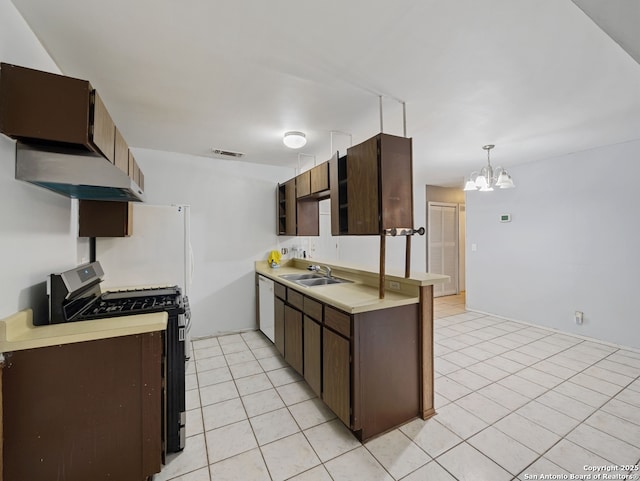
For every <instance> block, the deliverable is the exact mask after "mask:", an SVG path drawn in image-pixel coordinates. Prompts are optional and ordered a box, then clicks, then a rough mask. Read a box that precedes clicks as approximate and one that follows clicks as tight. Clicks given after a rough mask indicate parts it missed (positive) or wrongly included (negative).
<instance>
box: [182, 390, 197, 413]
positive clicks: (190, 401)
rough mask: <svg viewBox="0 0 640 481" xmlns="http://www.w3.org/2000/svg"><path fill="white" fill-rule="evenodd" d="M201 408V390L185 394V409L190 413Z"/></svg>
mask: <svg viewBox="0 0 640 481" xmlns="http://www.w3.org/2000/svg"><path fill="white" fill-rule="evenodd" d="M198 408H200V390H198V389H192V390H191V391H187V392H186V393H185V409H186V410H187V411H190V410H192V409H198Z"/></svg>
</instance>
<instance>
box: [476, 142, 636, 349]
mask: <svg viewBox="0 0 640 481" xmlns="http://www.w3.org/2000/svg"><path fill="white" fill-rule="evenodd" d="M510 172H511V174H512V175H513V178H514V181H515V183H516V185H517V188H516V189H513V190H507V191H496V192H492V193H482V192H470V193H468V195H467V251H466V255H467V306H468V307H469V308H470V309H475V310H479V311H483V312H489V313H493V314H496V315H499V316H504V317H507V318H512V319H517V320H523V321H527V322H532V323H535V324H539V325H542V326H547V327H551V328H555V329H559V330H562V331H567V332H571V333H576V334H580V335H584V336H588V337H593V338H597V339H601V340H604V341H609V342H613V343H617V344H622V345H626V346H631V347H636V348H640V323H639V321H640V316H639V315H638V312H637V308H636V306H635V296H637V295H638V287H639V286H640V283H639V282H638V270H639V268H640V253H639V252H640V250H639V248H638V241H639V240H640V215H639V214H638V208H639V207H640V202H639V196H640V194H639V193H638V180H639V179H640V141H634V142H628V143H624V144H618V145H613V146H607V147H602V148H598V149H594V150H590V151H585V152H579V153H575V154H571V155H566V156H562V157H558V158H553V159H549V160H544V161H539V162H534V163H530V164H525V165H521V166H518V167H514V168H513V169H510ZM502 213H510V214H511V215H512V219H513V220H512V222H511V223H500V221H499V215H500V214H502ZM471 244H476V245H477V251H476V252H472V251H471ZM576 310H579V311H583V312H584V324H583V325H581V326H578V325H576V324H575V323H574V320H573V316H574V311H576Z"/></svg>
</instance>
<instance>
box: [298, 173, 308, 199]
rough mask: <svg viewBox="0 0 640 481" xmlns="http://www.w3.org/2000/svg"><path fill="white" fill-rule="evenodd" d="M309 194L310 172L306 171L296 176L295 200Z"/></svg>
mask: <svg viewBox="0 0 640 481" xmlns="http://www.w3.org/2000/svg"><path fill="white" fill-rule="evenodd" d="M309 194H311V171H310V170H307V171H306V172H303V173H302V174H300V175H298V176H296V198H300V197H306V196H308V195H309Z"/></svg>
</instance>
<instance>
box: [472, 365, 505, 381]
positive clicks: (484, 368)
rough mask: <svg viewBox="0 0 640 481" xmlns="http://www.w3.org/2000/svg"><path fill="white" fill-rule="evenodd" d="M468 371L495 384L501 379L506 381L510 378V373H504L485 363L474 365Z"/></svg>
mask: <svg viewBox="0 0 640 481" xmlns="http://www.w3.org/2000/svg"><path fill="white" fill-rule="evenodd" d="M467 369H468V370H469V371H471V372H473V373H475V374H477V375H479V376H482V377H484V378H486V379H489V380H490V381H493V382H496V381H499V380H500V379H504V378H505V377H507V376H509V373H508V372H507V371H503V370H502V369H499V368H497V367H494V366H492V365H491V364H487V363H485V362H480V363H478V364H474V365H473V366H469V367H468V368H467Z"/></svg>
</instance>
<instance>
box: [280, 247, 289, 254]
mask: <svg viewBox="0 0 640 481" xmlns="http://www.w3.org/2000/svg"><path fill="white" fill-rule="evenodd" d="M288 252H289V249H287V248H286V247H283V248H282V249H280V253H281V254H283V255H284V254H287V253H288Z"/></svg>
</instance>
